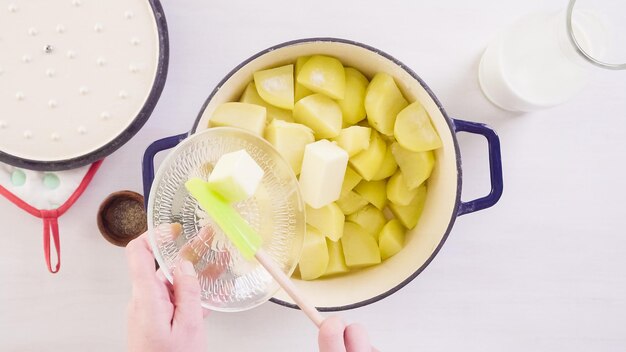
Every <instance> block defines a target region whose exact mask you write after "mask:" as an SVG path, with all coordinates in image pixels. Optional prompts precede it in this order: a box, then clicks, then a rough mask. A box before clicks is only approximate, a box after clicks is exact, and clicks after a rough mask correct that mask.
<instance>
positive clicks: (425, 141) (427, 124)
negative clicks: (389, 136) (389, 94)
mask: <svg viewBox="0 0 626 352" xmlns="http://www.w3.org/2000/svg"><path fill="white" fill-rule="evenodd" d="M393 135H394V136H395V137H396V140H397V141H398V143H400V145H401V146H403V147H404V148H406V149H408V150H411V151H414V152H423V151H427V150H433V149H437V148H440V147H441V145H442V144H441V138H439V135H438V134H437V131H435V128H434V127H433V125H432V122H431V121H430V116H428V112H426V109H424V107H423V106H422V104H420V102H419V101H416V102H414V103H412V104H411V105H409V106H407V107H406V108H404V109H403V110H402V111H400V112H399V113H398V116H397V117H396V123H395V125H394V129H393Z"/></svg>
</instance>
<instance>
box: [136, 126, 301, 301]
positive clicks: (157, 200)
mask: <svg viewBox="0 0 626 352" xmlns="http://www.w3.org/2000/svg"><path fill="white" fill-rule="evenodd" d="M241 149H245V150H246V151H247V152H248V153H249V154H250V156H251V157H252V158H253V159H254V160H255V161H256V162H257V163H258V164H259V166H261V168H262V169H263V171H264V172H265V174H264V176H263V180H262V181H261V185H260V186H259V188H258V190H257V191H256V193H255V194H254V196H253V197H251V198H249V199H247V200H245V201H242V202H238V203H235V204H233V206H234V207H235V209H236V210H237V211H239V213H240V214H241V215H242V216H243V217H244V218H245V219H246V220H247V221H248V223H249V224H250V225H251V226H252V227H253V228H254V229H255V230H256V231H257V232H258V233H259V234H260V235H261V237H262V238H263V245H262V247H263V249H264V250H265V251H266V252H267V253H268V254H269V255H270V256H271V257H272V259H273V260H274V261H276V263H277V264H278V265H279V266H280V267H281V268H282V270H283V271H284V272H285V273H286V274H287V275H289V276H290V275H291V274H292V273H293V271H294V269H295V267H296V264H297V263H298V260H299V257H300V252H301V250H302V243H303V239H304V233H305V230H306V229H305V226H306V225H305V218H304V203H303V201H302V198H301V196H300V190H299V187H298V182H297V179H296V176H295V174H294V173H293V171H292V169H291V167H290V166H289V164H288V163H287V162H286V161H285V160H284V159H283V158H282V157H281V156H280V154H278V152H277V151H276V150H275V149H274V148H273V147H272V145H270V144H269V143H268V142H266V141H265V140H263V139H261V138H259V137H257V136H255V135H253V134H250V133H248V132H245V131H243V130H239V129H233V128H224V127H220V128H211V129H208V130H205V131H202V132H198V133H196V134H194V135H192V136H190V137H189V138H187V139H186V140H184V141H183V142H182V143H181V144H180V145H178V146H177V147H176V148H175V149H174V150H173V151H172V152H171V153H170V154H169V155H168V156H167V158H166V159H165V160H164V162H163V163H162V164H161V166H160V167H159V170H158V172H157V174H156V176H155V179H154V183H153V185H152V189H151V191H150V199H149V202H148V230H149V232H150V241H151V243H152V247H153V251H154V255H155V258H156V260H157V262H158V263H159V265H160V266H161V270H162V271H163V273H164V274H165V276H166V277H167V278H168V279H169V280H170V282H171V281H172V271H173V270H174V268H175V267H176V265H177V263H178V262H179V260H180V257H181V254H182V255H184V256H185V257H186V258H193V261H194V262H196V263H195V264H194V267H195V269H196V272H197V273H198V278H199V281H200V287H201V291H202V305H203V306H204V307H206V308H209V309H213V310H218V311H229V312H232V311H242V310H246V309H250V308H253V307H256V306H258V305H260V304H262V303H263V302H265V301H267V300H268V299H269V298H270V297H272V296H273V295H274V294H275V293H276V291H277V290H278V289H279V286H278V284H277V283H276V282H275V281H274V280H273V279H272V277H271V276H270V275H269V273H268V272H267V271H266V270H265V269H264V268H263V267H262V266H260V264H259V263H258V262H257V261H256V260H254V259H253V260H251V261H248V260H246V259H244V258H243V257H242V256H241V255H240V254H239V252H238V251H237V249H236V248H235V247H234V246H233V245H232V243H231V242H230V240H228V238H227V237H226V236H225V235H224V233H223V232H222V231H221V229H220V228H219V227H218V226H217V225H216V224H215V223H214V222H213V221H212V219H211V218H210V217H209V216H208V215H207V214H206V213H205V212H204V211H203V210H202V209H201V208H200V207H199V205H198V204H197V203H196V201H195V199H194V198H193V197H192V196H191V195H190V194H189V193H188V192H187V190H186V189H185V186H184V184H185V182H186V181H187V180H188V179H190V178H192V177H199V178H202V179H204V180H206V179H207V178H208V176H209V175H210V173H211V170H213V166H214V165H215V163H216V162H217V161H218V160H219V158H220V157H221V156H222V155H223V154H226V153H229V152H233V151H237V150H241ZM171 224H180V225H181V226H178V225H175V226H172V225H171ZM203 228H204V231H202V234H201V235H200V236H198V233H199V232H200V230H201V229H203ZM181 230H182V231H181Z"/></svg>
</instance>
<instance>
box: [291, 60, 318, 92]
mask: <svg viewBox="0 0 626 352" xmlns="http://www.w3.org/2000/svg"><path fill="white" fill-rule="evenodd" d="M310 58H311V57H310V56H300V57H299V58H298V59H297V60H296V80H295V81H296V87H295V93H294V94H295V100H296V101H298V100H300V99H302V98H304V97H306V96H308V95H311V94H313V91H312V90H310V89H309V88H307V87H305V86H303V85H302V84H300V83H298V80H297V78H298V74H299V73H300V71H302V66H304V64H305V63H306V62H307V61H309V59H310Z"/></svg>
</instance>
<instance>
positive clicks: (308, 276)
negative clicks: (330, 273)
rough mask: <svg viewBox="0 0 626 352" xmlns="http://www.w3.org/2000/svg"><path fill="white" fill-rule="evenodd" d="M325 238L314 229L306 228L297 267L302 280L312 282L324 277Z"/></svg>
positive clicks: (326, 248)
mask: <svg viewBox="0 0 626 352" xmlns="http://www.w3.org/2000/svg"><path fill="white" fill-rule="evenodd" d="M328 259H329V255H328V246H327V245H326V236H324V235H323V234H322V233H321V232H320V231H318V230H317V229H315V228H314V227H311V226H307V227H306V233H305V234H304V243H303V245H302V255H301V256H300V262H298V267H299V269H300V277H301V278H302V280H313V279H317V278H318V277H320V276H322V275H324V273H325V272H326V268H327V267H328V261H329V260H328Z"/></svg>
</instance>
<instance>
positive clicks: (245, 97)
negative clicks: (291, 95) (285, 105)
mask: <svg viewBox="0 0 626 352" xmlns="http://www.w3.org/2000/svg"><path fill="white" fill-rule="evenodd" d="M239 102H241V103H248V104H256V105H260V106H264V107H265V108H266V109H267V121H268V122H271V121H272V120H283V121H288V122H293V114H292V112H291V110H285V109H281V108H277V107H275V106H274V105H272V104H268V103H267V102H266V101H265V100H263V98H261V96H260V95H259V93H258V92H257V91H256V85H255V84H254V82H250V83H248V85H247V86H246V90H244V91H243V94H242V95H241V98H239Z"/></svg>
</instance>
